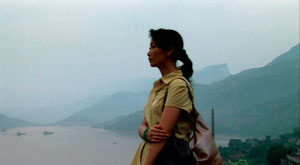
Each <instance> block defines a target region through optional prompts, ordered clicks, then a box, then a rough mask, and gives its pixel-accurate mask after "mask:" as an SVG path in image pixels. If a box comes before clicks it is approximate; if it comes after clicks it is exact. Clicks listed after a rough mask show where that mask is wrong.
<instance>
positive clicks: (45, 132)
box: [43, 131, 54, 135]
mask: <svg viewBox="0 0 300 165" xmlns="http://www.w3.org/2000/svg"><path fill="white" fill-rule="evenodd" d="M51 134H54V132H48V131H44V132H43V135H51Z"/></svg>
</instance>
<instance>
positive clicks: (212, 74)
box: [193, 64, 231, 84]
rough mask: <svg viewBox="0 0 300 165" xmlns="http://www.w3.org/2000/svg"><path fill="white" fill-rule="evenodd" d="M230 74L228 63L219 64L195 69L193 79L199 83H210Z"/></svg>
mask: <svg viewBox="0 0 300 165" xmlns="http://www.w3.org/2000/svg"><path fill="white" fill-rule="evenodd" d="M230 75H231V73H230V72H229V69H228V66H227V64H219V65H212V66H208V67H205V68H203V69H202V70H200V71H195V72H194V74H193V80H194V81H195V83H199V84H210V83H213V82H216V81H219V80H222V79H224V78H226V77H228V76H230Z"/></svg>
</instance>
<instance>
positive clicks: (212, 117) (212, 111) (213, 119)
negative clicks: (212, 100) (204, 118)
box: [211, 108, 215, 138]
mask: <svg viewBox="0 0 300 165" xmlns="http://www.w3.org/2000/svg"><path fill="white" fill-rule="evenodd" d="M211 132H212V136H213V138H215V111H214V108H212V109H211Z"/></svg>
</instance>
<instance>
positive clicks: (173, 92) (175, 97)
mask: <svg viewBox="0 0 300 165" xmlns="http://www.w3.org/2000/svg"><path fill="white" fill-rule="evenodd" d="M165 106H168V107H175V108H178V109H182V110H185V111H187V112H188V113H190V112H191V111H192V108H193V104H192V101H191V100H190V98H189V94H188V89H187V86H186V83H185V82H184V80H181V79H176V80H173V81H172V82H171V83H170V84H169V87H168V95H167V100H166V105H165Z"/></svg>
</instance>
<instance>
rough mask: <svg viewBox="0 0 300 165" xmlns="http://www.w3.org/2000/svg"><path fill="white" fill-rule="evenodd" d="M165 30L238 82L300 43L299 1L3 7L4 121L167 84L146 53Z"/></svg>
mask: <svg viewBox="0 0 300 165" xmlns="http://www.w3.org/2000/svg"><path fill="white" fill-rule="evenodd" d="M161 27H162V28H172V29H175V30H177V31H178V32H179V33H181V34H182V36H183V38H184V41H185V48H186V51H187V53H188V54H189V56H190V58H191V59H192V61H193V63H194V69H195V70H200V69H202V68H203V67H206V66H210V65H215V64H222V63H227V64H228V66H229V70H230V71H231V72H232V73H238V72H240V71H243V70H245V69H249V68H254V67H261V66H263V65H265V64H267V63H268V62H270V61H271V60H272V59H274V58H275V57H277V56H278V55H280V54H282V53H284V52H285V51H287V50H288V49H289V48H291V47H292V46H294V45H296V44H298V43H299V0H239V1H238V0H188V1H180V0H126V1H124V0H52V1H48V0H1V1H0V113H7V114H11V115H14V113H15V112H16V113H19V114H21V112H22V113H23V112H24V111H25V110H28V109H31V111H28V112H30V113H33V112H37V113H40V112H41V111H40V110H33V109H34V107H47V106H54V105H59V104H64V103H66V104H67V103H72V102H73V101H75V100H76V101H78V100H80V99H82V98H85V97H88V96H90V95H93V94H97V92H99V89H100V88H102V87H105V88H109V87H108V85H107V84H109V83H111V82H116V81H120V80H124V79H132V78H139V77H156V78H158V77H159V76H160V75H159V72H158V70H157V69H154V68H151V67H150V66H149V63H148V60H147V55H146V54H147V51H148V47H149V37H148V31H149V29H151V28H154V29H157V28H161ZM104 84H106V85H104ZM95 89H97V90H95ZM8 112H11V113H8ZM15 116H18V115H15ZM19 116H20V115H19ZM27 118H30V117H27ZM32 118H34V117H32ZM33 120H34V119H33Z"/></svg>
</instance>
